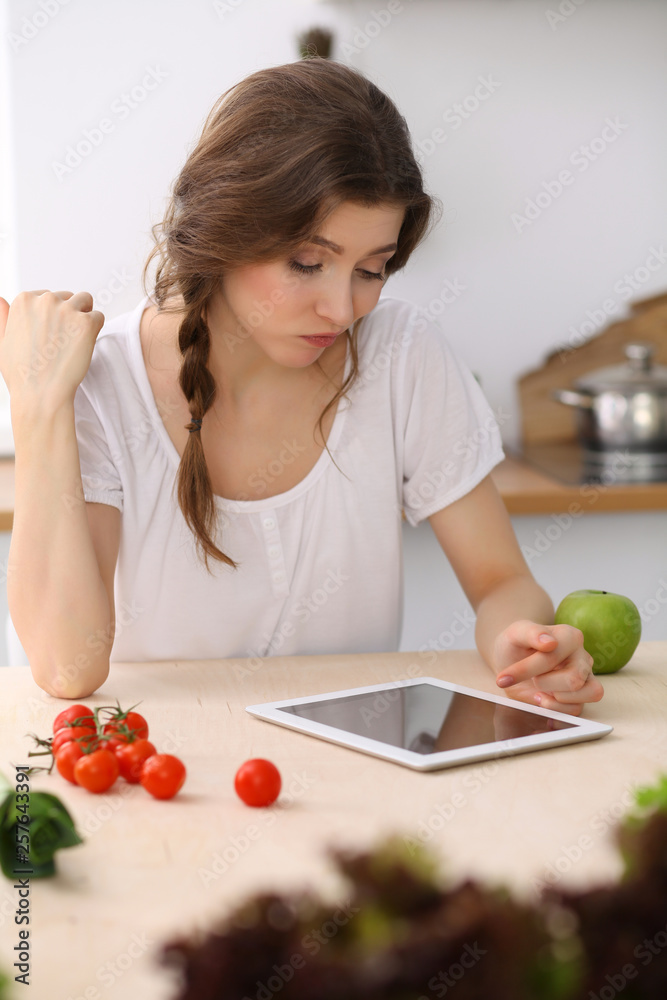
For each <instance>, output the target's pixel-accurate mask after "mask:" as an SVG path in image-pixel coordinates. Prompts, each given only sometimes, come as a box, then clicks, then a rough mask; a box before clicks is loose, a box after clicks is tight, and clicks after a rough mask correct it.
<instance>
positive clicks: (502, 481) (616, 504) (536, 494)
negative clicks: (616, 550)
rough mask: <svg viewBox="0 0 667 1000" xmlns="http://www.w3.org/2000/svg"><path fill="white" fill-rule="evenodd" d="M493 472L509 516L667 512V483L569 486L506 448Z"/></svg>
mask: <svg viewBox="0 0 667 1000" xmlns="http://www.w3.org/2000/svg"><path fill="white" fill-rule="evenodd" d="M505 452H506V454H507V458H506V459H505V460H504V461H503V462H501V463H500V465H497V466H496V468H495V469H494V470H493V472H492V473H491V478H492V479H493V481H494V482H495V484H496V486H497V487H498V490H499V492H500V495H501V496H502V498H503V500H504V502H505V506H506V507H507V510H508V511H509V513H510V514H564V513H570V514H573V515H574V516H575V517H576V516H578V515H579V514H582V513H599V512H600V511H632V510H667V483H615V484H614V485H609V486H608V485H605V484H604V483H586V484H583V485H581V486H574V485H573V486H566V485H565V484H563V483H561V482H559V481H558V480H556V479H554V478H553V477H552V476H549V475H547V474H546V473H544V472H540V471H539V470H538V469H536V468H534V467H533V466H532V465H529V464H528V463H527V462H524V461H522V460H521V459H520V458H519V457H518V456H517V455H514V454H512V453H510V452H508V450H507V448H506V449H505Z"/></svg>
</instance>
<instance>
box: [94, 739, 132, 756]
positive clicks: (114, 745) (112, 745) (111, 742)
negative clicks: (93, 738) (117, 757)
mask: <svg viewBox="0 0 667 1000" xmlns="http://www.w3.org/2000/svg"><path fill="white" fill-rule="evenodd" d="M98 738H99V741H100V749H103V750H111V751H112V753H116V751H117V750H118V749H120V747H126V746H127V743H126V742H125V740H121V739H119V738H118V737H117V736H100V737H98Z"/></svg>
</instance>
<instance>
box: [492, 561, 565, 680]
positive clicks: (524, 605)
mask: <svg viewBox="0 0 667 1000" xmlns="http://www.w3.org/2000/svg"><path fill="white" fill-rule="evenodd" d="M521 619H529V620H530V621H533V622H538V623H540V624H543V625H551V624H553V620H554V606H553V603H552V601H551V598H550V597H549V595H548V594H547V592H546V591H545V590H544V589H543V588H542V587H540V585H539V584H538V583H537V582H536V580H535V579H534V578H533V577H532V576H512V577H509V578H508V579H506V580H504V581H503V582H502V583H500V584H498V586H496V587H494V589H493V590H492V591H490V592H489V593H488V594H487V596H486V597H485V598H484V599H483V600H482V601H481V603H480V604H479V606H478V608H477V624H476V626H475V642H476V644H477V648H478V650H479V652H480V654H481V656H482V657H483V659H484V660H485V662H486V663H487V664H488V665H489V666H490V667H491V669H492V670H493V672H494V674H495V673H498V670H499V669H500V665H496V664H495V663H494V659H493V650H494V644H495V641H496V638H497V637H498V636H499V635H500V633H501V632H502V631H503V629H506V628H507V626H508V625H511V624H512V622H515V621H520V620H521Z"/></svg>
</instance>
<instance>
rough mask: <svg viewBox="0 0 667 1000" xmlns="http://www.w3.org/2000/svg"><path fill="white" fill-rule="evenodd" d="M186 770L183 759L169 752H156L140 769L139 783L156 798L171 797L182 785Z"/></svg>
mask: <svg viewBox="0 0 667 1000" xmlns="http://www.w3.org/2000/svg"><path fill="white" fill-rule="evenodd" d="M185 776H186V770H185V765H184V764H183V761H181V760H179V759H178V757H173V756H172V754H170V753H156V754H154V755H153V756H152V757H149V758H148V760H147V761H146V763H145V764H144V766H143V767H142V769H141V778H140V779H139V780H140V781H141V784H142V785H143V787H144V788H145V789H146V791H147V792H150V794H151V795H152V796H153V797H154V798H156V799H171V798H173V797H174V795H175V794H176V792H177V791H178V790H179V789H180V788H182V787H183V782H184V781H185Z"/></svg>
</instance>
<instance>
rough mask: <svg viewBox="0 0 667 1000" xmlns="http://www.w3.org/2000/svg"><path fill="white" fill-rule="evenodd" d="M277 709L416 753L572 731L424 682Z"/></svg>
mask: <svg viewBox="0 0 667 1000" xmlns="http://www.w3.org/2000/svg"><path fill="white" fill-rule="evenodd" d="M517 705H518V703H517ZM277 711H279V712H287V713H289V714H290V715H297V716H299V717H300V718H302V719H310V720H311V721H313V722H319V723H322V724H323V725H326V726H333V727H334V728H336V729H342V730H344V731H345V732H347V733H354V734H356V735H357V736H365V737H367V738H368V739H372V740H379V741H380V742H382V743H389V744H391V745H392V746H396V747H401V748H403V749H405V750H412V751H413V752H415V753H421V754H429V753H440V752H441V751H443V750H457V749H460V748H462V747H470V746H478V745H480V744H485V743H495V742H497V741H502V740H509V739H516V738H517V737H520V736H532V735H534V734H536V733H545V732H550V731H553V730H556V729H572V728H574V727H575V725H576V724H575V723H570V722H562V721H561V720H560V719H549V718H546V717H545V716H541V715H537V714H535V713H533V712H529V711H524V710H523V709H521V708H520V707H515V706H514V705H510V704H508V705H504V704H503V705H498V704H496V703H495V702H492V701H485V700H484V699H483V698H475V697H473V696H471V695H467V694H462V693H460V692H458V691H448V690H447V689H446V688H441V687H437V686H436V685H434V684H429V683H427V682H424V683H422V684H414V685H407V686H404V687H398V686H397V687H395V688H390V689H388V690H386V691H368V692H365V693H363V694H354V695H346V696H344V697H341V698H332V699H331V700H327V701H314V702H309V703H308V704H305V705H291V706H289V707H286V708H280V709H277Z"/></svg>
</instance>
